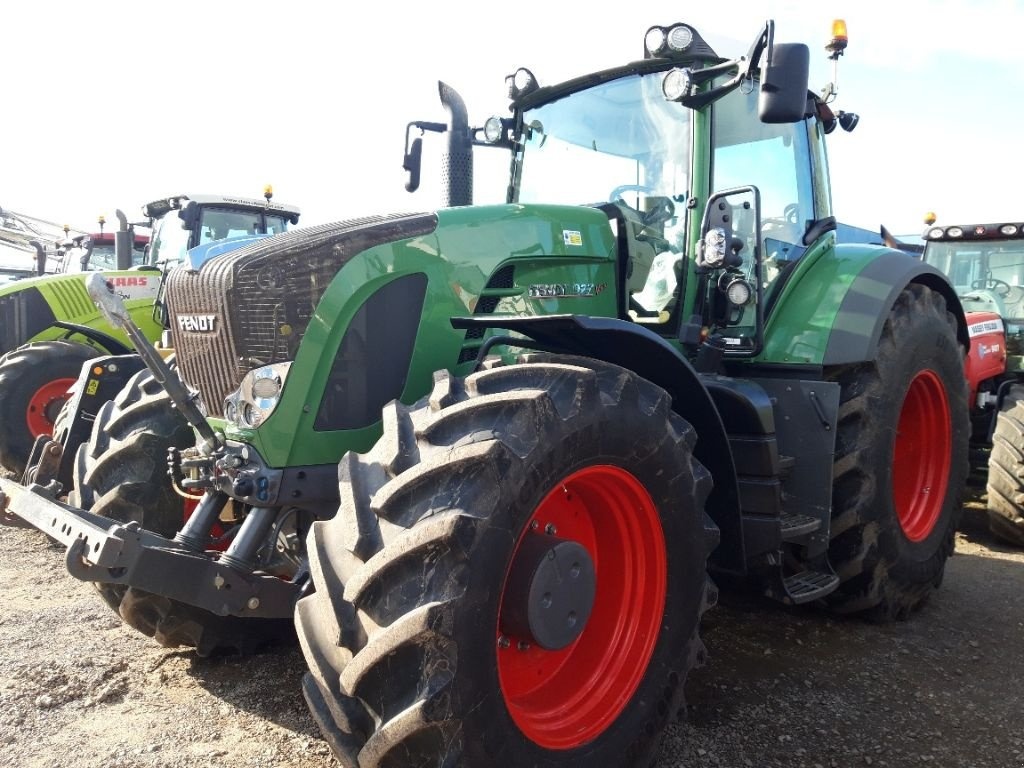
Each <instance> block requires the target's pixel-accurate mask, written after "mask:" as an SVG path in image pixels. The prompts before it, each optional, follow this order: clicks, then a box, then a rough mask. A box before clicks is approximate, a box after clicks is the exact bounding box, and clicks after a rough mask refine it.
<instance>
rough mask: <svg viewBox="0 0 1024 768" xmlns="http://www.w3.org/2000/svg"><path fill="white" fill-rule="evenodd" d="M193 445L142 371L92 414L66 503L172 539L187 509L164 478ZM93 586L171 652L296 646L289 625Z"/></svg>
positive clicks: (164, 396) (191, 437) (207, 652)
mask: <svg viewBox="0 0 1024 768" xmlns="http://www.w3.org/2000/svg"><path fill="white" fill-rule="evenodd" d="M194 444H195V436H194V435H193V432H192V428H191V427H190V426H189V424H188V421H187V420H186V419H185V417H184V416H182V415H181V412H180V411H178V410H177V409H176V408H175V407H174V406H173V404H172V401H171V398H170V396H169V395H168V394H167V392H166V391H165V390H164V389H163V387H162V386H161V385H160V383H159V382H158V381H157V380H156V379H155V378H154V377H153V374H152V373H151V372H150V371H149V370H148V369H145V368H144V369H143V370H141V371H139V372H138V373H136V374H135V375H134V376H132V378H131V379H129V380H128V383H127V384H126V385H125V387H124V389H122V390H121V392H119V393H118V395H117V397H115V398H114V399H113V400H111V401H108V402H106V403H104V404H103V407H102V408H100V410H99V413H98V414H97V415H96V421H95V423H94V424H93V429H92V434H91V436H90V438H89V442H88V443H85V444H83V445H81V446H79V448H78V452H77V454H76V457H75V459H76V460H75V465H74V490H73V491H72V493H71V494H70V497H69V500H70V501H71V503H72V504H75V505H77V506H81V507H83V508H86V509H88V510H89V511H90V512H92V513H93V514H95V515H100V516H101V517H109V518H111V519H113V520H117V521H119V522H122V523H128V522H135V523H138V524H139V525H140V526H141V527H142V528H144V529H146V530H148V531H152V532H154V533H157V534H159V535H161V536H163V537H165V538H173V536H174V534H175V533H177V531H178V530H179V529H180V528H181V526H182V524H183V523H184V521H185V519H186V517H187V514H186V510H188V511H191V507H190V506H188V502H187V501H186V500H185V499H183V498H182V497H181V496H179V495H178V494H177V493H176V492H175V490H174V487H173V485H172V483H171V479H170V477H169V476H168V473H167V451H168V449H169V448H172V447H174V448H179V449H180V448H186V447H188V446H191V445H194ZM95 587H96V589H97V591H98V592H99V593H100V596H101V597H102V598H103V601H104V602H105V603H106V604H107V605H109V606H110V607H111V608H112V609H113V610H114V611H115V612H116V613H117V614H118V615H119V616H120V617H121V619H122V620H124V622H125V623H126V624H128V625H129V626H131V627H133V628H134V629H137V630H138V631H139V632H141V633H143V634H144V635H148V636H149V637H152V638H153V639H154V640H156V641H157V642H158V643H160V645H163V646H165V647H168V648H176V647H180V646H185V647H191V648H195V649H196V653H197V654H198V655H200V656H208V655H210V654H213V653H215V652H221V651H228V652H234V651H238V652H243V653H246V652H250V651H256V650H259V649H261V648H263V647H264V646H268V645H274V644H279V643H288V642H294V631H293V629H292V625H291V622H290V621H288V620H286V619H257V618H250V617H239V616H217V615H215V614H213V613H211V612H209V611H206V610H203V609H202V608H197V607H195V606H192V605H187V604H185V603H180V602H178V601H175V600H170V599H168V598H166V597H162V596H160V595H155V594H152V593H150V592H146V591H144V590H141V589H137V588H136V587H126V586H124V585H121V584H109V583H97V584H95Z"/></svg>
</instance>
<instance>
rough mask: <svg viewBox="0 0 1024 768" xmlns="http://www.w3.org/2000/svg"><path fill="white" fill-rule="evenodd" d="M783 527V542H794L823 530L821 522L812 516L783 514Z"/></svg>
mask: <svg viewBox="0 0 1024 768" xmlns="http://www.w3.org/2000/svg"><path fill="white" fill-rule="evenodd" d="M779 522H780V523H781V525H782V540H783V541H793V540H795V539H799V538H802V537H804V536H806V535H807V534H808V533H814V532H815V531H816V530H818V529H819V528H821V520H820V519H818V518H816V517H811V516H810V515H800V514H796V513H793V512H783V513H782V515H780V517H779Z"/></svg>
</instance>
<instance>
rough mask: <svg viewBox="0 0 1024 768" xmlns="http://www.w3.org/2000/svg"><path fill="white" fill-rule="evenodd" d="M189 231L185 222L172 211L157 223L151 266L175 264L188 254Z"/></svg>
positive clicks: (151, 247)
mask: <svg viewBox="0 0 1024 768" xmlns="http://www.w3.org/2000/svg"><path fill="white" fill-rule="evenodd" d="M188 239H189V231H188V230H187V229H185V226H184V222H182V220H181V218H180V217H179V216H178V215H177V212H176V211H172V212H170V213H168V214H167V215H165V216H164V217H163V218H161V219H160V220H159V221H157V223H156V225H155V226H154V228H153V240H152V244H151V245H150V259H149V263H150V264H164V263H167V264H174V263H176V262H179V261H181V260H182V259H184V258H185V254H186V253H187V252H188V245H189V244H188Z"/></svg>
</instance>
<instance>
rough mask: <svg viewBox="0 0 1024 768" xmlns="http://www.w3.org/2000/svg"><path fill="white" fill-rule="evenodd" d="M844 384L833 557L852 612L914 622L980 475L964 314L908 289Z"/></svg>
mask: <svg viewBox="0 0 1024 768" xmlns="http://www.w3.org/2000/svg"><path fill="white" fill-rule="evenodd" d="M831 376H832V378H833V379H834V380H836V381H838V382H839V383H840V385H841V386H842V389H841V395H840V406H839V428H838V433H837V435H836V454H835V469H834V475H833V477H834V488H833V498H832V510H833V511H832V525H831V531H830V535H831V537H832V538H831V542H830V544H829V556H830V558H831V561H832V564H833V566H834V567H835V569H836V573H837V574H838V575H839V578H840V585H839V588H838V589H837V590H836V591H835V592H834V593H833V594H832V596H831V597H830V598H829V604H830V605H831V607H832V608H833V609H834V610H836V611H838V612H840V613H867V614H869V615H871V616H873V617H876V618H882V619H892V618H895V619H902V618H905V617H906V616H907V615H908V614H909V613H910V612H911V611H913V610H915V609H916V608H918V607H920V606H921V605H922V604H923V603H924V602H925V600H926V599H927V598H928V596H929V595H930V594H931V592H932V591H933V590H934V589H935V588H936V587H938V585H939V584H940V582H941V581H942V575H943V571H944V569H945V565H946V560H947V559H948V558H949V556H950V555H951V554H952V552H953V546H954V535H955V532H956V527H957V523H958V521H959V518H960V512H961V498H962V493H963V489H964V485H965V483H966V478H967V472H968V458H967V447H968V436H969V432H970V426H969V421H968V409H967V387H966V380H965V378H964V372H963V351H962V349H961V347H960V345H959V343H958V341H957V336H956V321H955V319H954V318H953V316H952V315H951V314H950V313H949V312H947V311H946V304H945V301H944V300H943V298H942V296H941V295H939V294H938V293H937V292H935V291H932V290H930V289H929V288H926V287H924V286H921V285H916V284H915V285H911V286H909V287H908V288H907V289H906V290H904V291H903V292H902V293H901V294H900V296H899V298H898V299H897V301H896V303H895V305H894V306H893V308H892V310H891V312H890V314H889V318H888V319H887V320H886V323H885V326H884V328H883V331H882V335H881V338H880V339H879V342H878V354H877V357H876V359H875V360H874V361H873V362H871V363H866V364H861V365H855V366H848V367H844V368H840V369H838V370H834V371H832V372H831Z"/></svg>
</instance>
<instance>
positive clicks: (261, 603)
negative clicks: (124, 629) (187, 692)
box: [0, 479, 302, 619]
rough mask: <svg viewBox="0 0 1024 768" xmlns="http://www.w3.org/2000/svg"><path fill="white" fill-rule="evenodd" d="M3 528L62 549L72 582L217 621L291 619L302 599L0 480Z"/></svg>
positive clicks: (283, 584) (276, 584) (290, 586)
mask: <svg viewBox="0 0 1024 768" xmlns="http://www.w3.org/2000/svg"><path fill="white" fill-rule="evenodd" d="M0 524H3V525H10V526H17V527H29V526H31V527H33V528H37V529H38V530H40V531H42V532H43V533H45V534H46V535H47V536H49V537H50V538H52V539H54V540H55V541H57V542H60V543H61V544H64V545H65V546H66V547H67V548H68V549H67V554H66V556H65V564H66V565H67V569H68V572H69V573H70V574H71V575H72V576H74V577H75V578H76V579H79V580H81V581H93V582H101V583H105V584H122V585H124V586H126V587H134V588H137V589H142V590H145V591H146V592H151V593H153V594H156V595H161V596H164V597H167V598H170V599H171V600H177V601H179V602H182V603H186V604H188V605H194V606H196V607H198V608H203V609H205V610H208V611H210V612H211V613H215V614H217V615H219V616H247V617H254V618H267V619H271V618H289V617H291V616H292V613H293V611H294V607H295V601H296V600H298V598H299V597H301V593H302V582H291V581H285V580H283V579H279V578H277V577H274V576H267V575H261V574H257V573H251V572H244V571H242V570H240V569H237V568H234V567H232V566H230V565H227V564H225V563H220V562H218V561H217V560H216V559H214V558H215V557H216V555H217V553H213V554H209V553H206V552H196V551H193V550H190V549H188V548H186V547H185V546H183V545H182V544H180V543H178V542H176V541H172V540H170V539H165V538H164V537H162V536H158V535H157V534H155V533H151V532H149V531H146V530H143V529H142V528H141V527H140V526H139V524H138V523H134V522H132V523H121V522H118V521H116V520H111V519H110V518H106V517H100V516H98V515H94V514H91V513H89V512H86V511H85V510H84V509H77V508H75V507H71V506H68V505H67V504H63V503H61V502H59V501H57V500H55V499H54V498H52V497H51V496H48V495H47V492H46V490H45V489H43V488H41V487H40V486H29V487H27V488H26V487H25V486H22V485H19V484H17V483H15V482H14V481H12V480H4V479H0Z"/></svg>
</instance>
